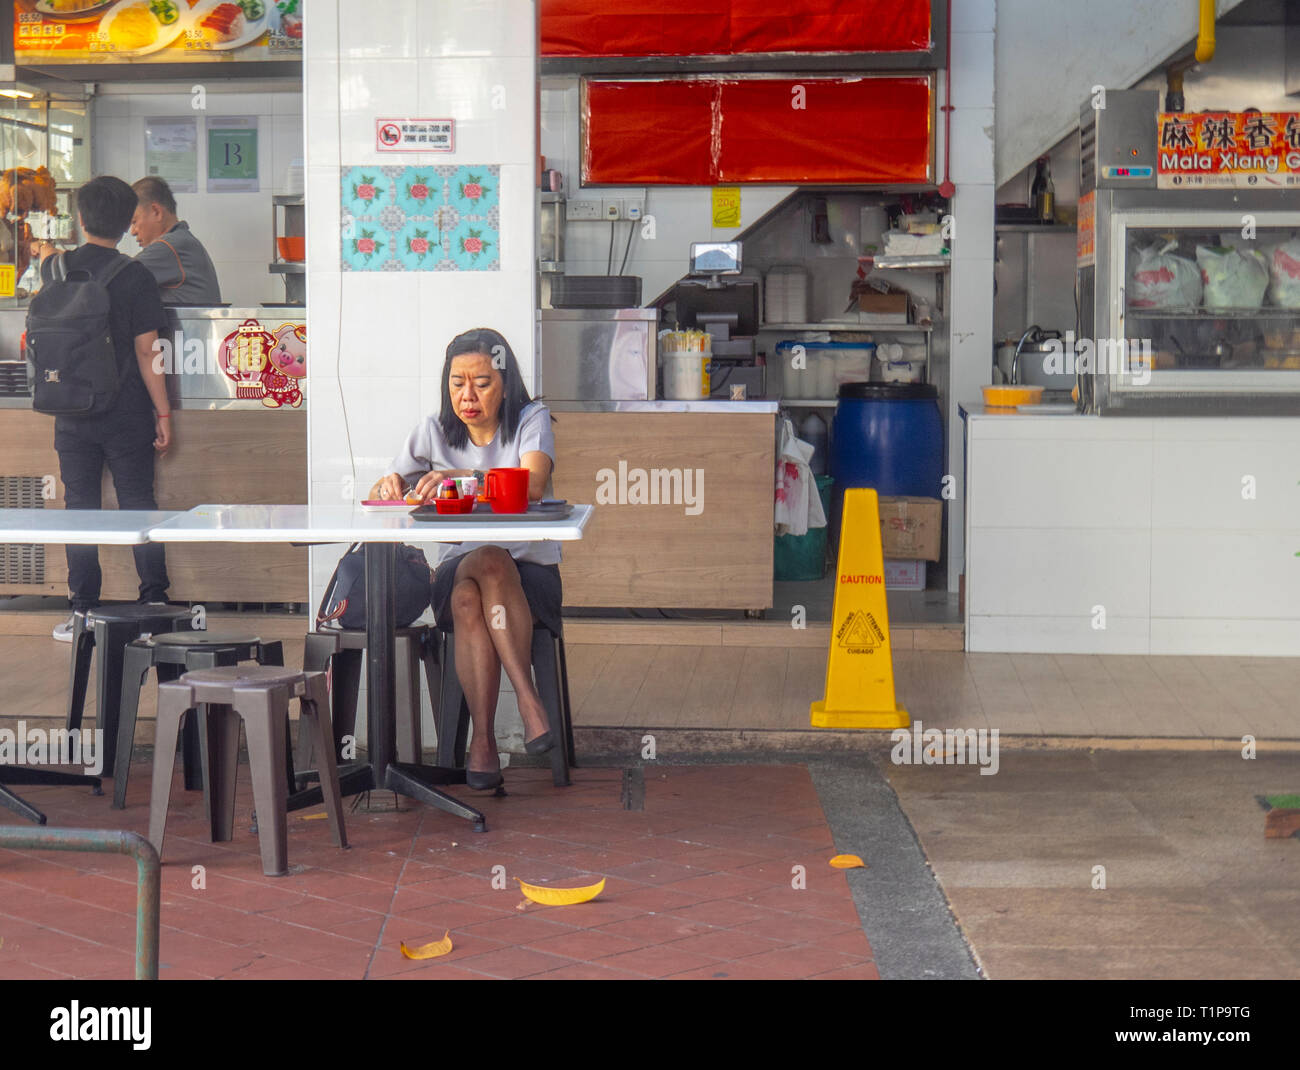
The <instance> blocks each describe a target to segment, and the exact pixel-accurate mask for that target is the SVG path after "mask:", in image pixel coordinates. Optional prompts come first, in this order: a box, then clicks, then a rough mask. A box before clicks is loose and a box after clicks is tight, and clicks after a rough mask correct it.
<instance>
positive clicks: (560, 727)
mask: <svg viewBox="0 0 1300 1070" xmlns="http://www.w3.org/2000/svg"><path fill="white" fill-rule="evenodd" d="M437 632H438V635H439V636H440V637H441V638H442V650H441V651H440V652H439V655H438V660H439V661H440V662H441V663H442V666H443V670H444V671H443V674H442V695H441V697H440V699H439V702H438V712H437V714H436V716H435V722H436V724H437V726H438V765H440V766H444V767H448V768H454V769H463V768H465V746H466V743H467V742H468V737H469V724H470V716H469V705H468V704H467V703H466V702H465V692H464V691H463V690H462V689H461V686H460V677H458V676H457V675H456V639H455V636H456V633H455V632H454V631H453V630H452V629H450V628H441V627H439V628H438V629H437ZM531 660H532V663H533V676H534V677H535V679H536V682H537V693H538V695H540V696H541V699H542V705H543V706H545V707H546V719H547V721H548V722H549V727H550V730H551V731H552V732H555V733H558V739H557V740H556V743H555V746H554V747H553V748H552V750H551V752H550V755H551V782H552V783H553V784H554V785H555V786H556V787H557V788H566V787H568V786H569V769H570V768H571V767H575V768H576V766H577V764H578V763H577V761H576V756H575V753H574V749H573V720H572V717H571V712H572V711H571V707H570V704H569V666H568V662H567V660H566V659H565V656H564V636H563V635H562V634H561V635H556V634H555V633H554V632H552V631H551V630H550V629H549V628H548V627H547V626H546V625H545V624H543V623H542V622H541V621H537V622H536V623H534V624H533V646H532V651H531Z"/></svg>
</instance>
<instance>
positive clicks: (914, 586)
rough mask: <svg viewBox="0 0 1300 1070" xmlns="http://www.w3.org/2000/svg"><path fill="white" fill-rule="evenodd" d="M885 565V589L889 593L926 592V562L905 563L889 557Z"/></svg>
mask: <svg viewBox="0 0 1300 1070" xmlns="http://www.w3.org/2000/svg"><path fill="white" fill-rule="evenodd" d="M884 564H885V570H884V571H885V589H886V590H889V591H924V590H925V562H924V561H903V560H900V559H898V558H891V557H887V558H885V560H884Z"/></svg>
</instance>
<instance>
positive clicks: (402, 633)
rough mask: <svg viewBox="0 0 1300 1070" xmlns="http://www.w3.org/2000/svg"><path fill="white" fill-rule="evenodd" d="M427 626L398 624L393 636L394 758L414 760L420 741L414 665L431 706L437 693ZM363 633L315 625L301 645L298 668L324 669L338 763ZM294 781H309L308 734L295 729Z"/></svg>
mask: <svg viewBox="0 0 1300 1070" xmlns="http://www.w3.org/2000/svg"><path fill="white" fill-rule="evenodd" d="M432 632H433V629H432V628H430V627H428V626H427V625H416V626H412V627H409V628H398V629H397V632H396V635H397V648H396V658H397V693H396V706H397V760H398V761H399V762H410V763H418V762H419V761H420V752H421V750H422V746H423V740H422V738H421V732H420V665H421V664H423V665H424V678H425V684H426V686H427V687H428V688H429V701H430V704H433V702H434V699H435V696H437V694H438V692H439V677H440V671H439V667H438V651H437V640H436V639H435V638H434V636H433V634H432ZM365 649H366V633H365V631H364V630H363V629H361V628H321V629H320V630H319V631H314V632H308V633H307V639H306V642H305V643H304V645H303V655H302V666H303V671H304V672H324V671H325V670H326V669H330V670H331V672H330V676H331V682H330V722H331V724H332V725H333V727H334V755H335V758H336V759H337V760H338V761H340V762H342V761H344V760H345V759H344V758H343V755H342V748H343V737H344V736H350V735H354V734H355V732H356V724H357V698H358V695H359V694H360V691H361V675H362V669H363V667H364V665H363V658H362V655H363V654H364V653H365ZM294 767H295V769H296V770H297V772H296V773H295V774H294V779H295V781H296V782H297V784H298V786H300V787H301V786H302V785H303V784H305V783H307V782H310V781H312V780H315V779H316V777H315V774H314V773H313V772H311V770H312V769H314V768H315V759H314V757H313V747H312V737H311V733H309V732H303V731H299V733H298V746H297V750H296V751H295V753H294Z"/></svg>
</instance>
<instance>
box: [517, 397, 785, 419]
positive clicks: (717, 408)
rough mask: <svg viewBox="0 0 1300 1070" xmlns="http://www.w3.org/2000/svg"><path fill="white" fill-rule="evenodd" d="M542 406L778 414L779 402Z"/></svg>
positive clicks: (550, 404) (544, 400) (551, 405)
mask: <svg viewBox="0 0 1300 1070" xmlns="http://www.w3.org/2000/svg"><path fill="white" fill-rule="evenodd" d="M541 401H542V403H543V404H544V405H545V406H546V407H547V408H548V409H550V410H551V411H552V412H707V413H726V412H731V413H748V414H749V415H751V416H752V415H754V414H756V413H757V414H759V415H763V414H769V415H772V416H775V415H776V410H777V406H778V404H779V403H778V402H776V401H667V400H665V401H551V400H550V399H549V398H542V399H541Z"/></svg>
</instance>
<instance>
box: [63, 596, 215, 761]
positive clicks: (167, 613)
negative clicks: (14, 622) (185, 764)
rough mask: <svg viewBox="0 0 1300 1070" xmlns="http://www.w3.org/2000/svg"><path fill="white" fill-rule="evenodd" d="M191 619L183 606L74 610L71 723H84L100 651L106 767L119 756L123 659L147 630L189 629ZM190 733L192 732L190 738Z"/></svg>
mask: <svg viewBox="0 0 1300 1070" xmlns="http://www.w3.org/2000/svg"><path fill="white" fill-rule="evenodd" d="M190 621H191V615H190V611H189V610H188V609H186V608H184V607H181V606H142V605H134V604H132V605H121V606H96V607H95V608H94V609H92V610H90V612H89V614H86V613H74V614H73V615H72V672H71V676H70V678H69V681H68V728H80V727H81V716H82V712H83V710H84V708H85V705H86V688H87V685H88V684H89V682H90V659H91V656H92V655H93V654H94V653H95V652H96V651H98V652H99V657H98V659H97V665H96V669H95V696H96V707H95V727H96V728H102V729H103V730H104V737H103V738H104V768H105V769H112V768H113V767H114V765H115V764H116V760H117V721H118V703H119V702H120V701H121V697H122V662H123V658H124V652H125V650H126V645H127V643H129V642H131V640H133V639H138V638H139V637H140V636H141V635H157V634H159V633H163V632H175V631H189V630H190ZM188 738H189V737H188V735H187V741H188ZM190 753H191V754H192V753H194V752H193V750H191V751H190ZM190 786H191V785H190V784H188V783H187V784H186V787H190Z"/></svg>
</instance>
